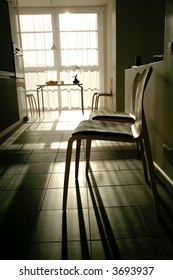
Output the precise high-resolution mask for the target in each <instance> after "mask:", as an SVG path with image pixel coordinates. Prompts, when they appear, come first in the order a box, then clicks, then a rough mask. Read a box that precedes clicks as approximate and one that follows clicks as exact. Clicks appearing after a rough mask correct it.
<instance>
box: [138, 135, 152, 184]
mask: <svg viewBox="0 0 173 280" xmlns="http://www.w3.org/2000/svg"><path fill="white" fill-rule="evenodd" d="M137 143H138V145H137V146H138V148H139V146H140V154H141V158H142V164H143V170H144V177H145V181H146V182H147V184H148V183H149V182H150V181H149V178H148V171H147V162H146V157H145V153H144V144H143V141H142V139H141V140H140V142H137Z"/></svg>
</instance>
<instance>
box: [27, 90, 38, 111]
mask: <svg viewBox="0 0 173 280" xmlns="http://www.w3.org/2000/svg"><path fill="white" fill-rule="evenodd" d="M26 97H27V100H28V104H29V108H30V112H31V115H32V114H33V113H34V111H35V112H38V109H37V103H36V100H35V96H34V94H33V93H27V94H26Z"/></svg>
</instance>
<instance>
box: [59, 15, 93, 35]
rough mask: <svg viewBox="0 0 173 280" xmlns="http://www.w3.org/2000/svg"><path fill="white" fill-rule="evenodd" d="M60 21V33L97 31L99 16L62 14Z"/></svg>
mask: <svg viewBox="0 0 173 280" xmlns="http://www.w3.org/2000/svg"><path fill="white" fill-rule="evenodd" d="M59 21H60V31H78V30H79V31H80V30H97V14H60V15H59ZM79 23H80V25H79Z"/></svg>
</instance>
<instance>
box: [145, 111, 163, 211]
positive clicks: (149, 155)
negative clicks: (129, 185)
mask: <svg viewBox="0 0 173 280" xmlns="http://www.w3.org/2000/svg"><path fill="white" fill-rule="evenodd" d="M143 127H144V145H145V152H146V157H147V162H148V169H149V174H150V182H151V189H152V193H153V200H154V205H155V210H156V214H157V216H160V213H161V212H160V204H159V197H158V192H157V186H156V181H155V170H154V164H153V158H152V152H151V146H150V140H149V135H148V130H147V126H146V120H145V116H144V119H143Z"/></svg>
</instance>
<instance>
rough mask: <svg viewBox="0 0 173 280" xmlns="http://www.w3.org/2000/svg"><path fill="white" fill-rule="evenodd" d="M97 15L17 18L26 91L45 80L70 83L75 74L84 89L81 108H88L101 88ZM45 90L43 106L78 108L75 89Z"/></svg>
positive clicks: (78, 99) (63, 14)
mask: <svg viewBox="0 0 173 280" xmlns="http://www.w3.org/2000/svg"><path fill="white" fill-rule="evenodd" d="M99 15H100V14H99V13H98V11H97V12H92V13H88V12H87V13H84V12H83V13H76V12H75V13H68V14H67V13H66V14H65V13H62V12H61V13H59V11H58V10H56V11H53V12H50V13H43V14H34V13H33V14H25V13H23V14H21V15H20V23H21V34H22V46H23V52H24V66H25V78H26V88H27V91H31V90H32V91H36V85H38V84H45V82H46V81H48V80H56V81H61V80H63V81H65V83H72V82H73V79H74V76H75V75H77V78H78V79H79V80H80V82H81V83H83V86H84V106H85V108H89V107H90V106H91V98H92V94H93V92H95V91H98V90H99V89H100V81H101V77H100V75H101V74H100V73H101V65H102V63H101V60H100V57H102V54H101V49H100V48H98V46H99V43H98V42H99V31H101V30H100V29H99V28H98V26H99V24H98V22H99V18H98V17H99ZM100 34H101V32H100ZM53 44H55V46H56V49H54V50H52V49H51V47H52V45H53ZM76 66H77V67H76ZM57 90H58V91H59V92H58V94H57ZM45 91H47V93H48V94H46V95H45V96H46V102H45V105H46V107H49V108H52V109H58V108H59V109H63V108H80V104H81V103H80V89H78V87H76V88H75V87H73V88H70V87H68V88H65V87H63V88H61V89H60V88H57V87H55V88H52V87H51V88H46V87H45Z"/></svg>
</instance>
